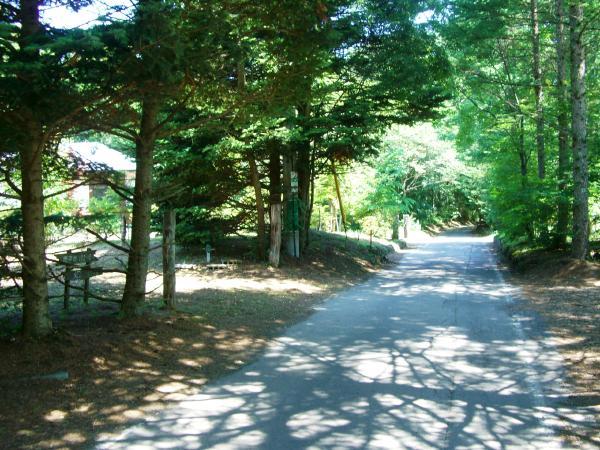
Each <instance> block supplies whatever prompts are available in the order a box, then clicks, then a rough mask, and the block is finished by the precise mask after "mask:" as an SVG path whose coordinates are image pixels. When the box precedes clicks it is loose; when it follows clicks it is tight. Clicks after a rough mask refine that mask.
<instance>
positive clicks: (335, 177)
mask: <svg viewBox="0 0 600 450" xmlns="http://www.w3.org/2000/svg"><path fill="white" fill-rule="evenodd" d="M331 173H332V174H333V181H334V182H335V192H336V194H337V199H338V203H339V205H340V214H341V216H342V225H343V227H344V233H346V232H347V229H346V214H345V212H344V205H343V203H342V191H341V189H340V180H339V177H338V174H337V170H336V169H335V163H334V162H333V160H331Z"/></svg>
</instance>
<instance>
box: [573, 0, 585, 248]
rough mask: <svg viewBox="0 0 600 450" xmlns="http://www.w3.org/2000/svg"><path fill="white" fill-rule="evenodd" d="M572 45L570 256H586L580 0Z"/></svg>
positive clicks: (582, 53) (576, 3)
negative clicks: (571, 242) (571, 225)
mask: <svg viewBox="0 0 600 450" xmlns="http://www.w3.org/2000/svg"><path fill="white" fill-rule="evenodd" d="M569 25H570V26H569V28H570V46H571V108H572V118H571V121H572V123H571V128H572V134H573V135H572V139H573V140H572V148H573V188H574V192H573V246H572V255H573V257H574V258H577V259H585V258H586V257H587V255H588V249H589V205H588V201H589V199H588V196H589V192H588V183H589V180H588V178H589V172H588V150H587V104H586V86H585V76H586V65H585V48H584V43H583V36H582V34H583V6H582V5H581V3H580V2H579V1H573V2H571V4H570V6H569Z"/></svg>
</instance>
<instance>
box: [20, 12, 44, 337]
mask: <svg viewBox="0 0 600 450" xmlns="http://www.w3.org/2000/svg"><path fill="white" fill-rule="evenodd" d="M39 6H40V3H39V1H38V0H21V2H20V4H19V14H20V17H19V19H20V22H21V29H20V32H19V33H20V34H19V43H20V49H19V58H20V59H21V60H22V61H23V62H24V67H25V69H24V71H23V73H22V74H21V75H22V77H23V79H24V80H31V81H33V79H32V78H34V77H35V74H32V73H31V72H29V71H28V70H27V66H28V65H29V64H35V62H36V61H37V60H39V57H40V54H39V50H38V49H37V48H35V46H30V45H29V44H31V41H32V40H33V39H34V38H35V36H36V35H37V33H39V31H40V28H41V26H40V17H39ZM20 115H21V117H23V118H24V123H23V128H22V129H20V130H18V131H17V133H18V134H19V135H20V136H19V154H20V159H21V161H20V164H21V166H20V169H21V215H22V219H23V334H24V335H25V336H26V337H43V336H46V335H48V334H49V333H51V331H52V321H51V319H50V314H49V304H48V280H47V274H46V235H45V225H44V191H43V178H42V174H43V163H42V155H43V151H44V144H45V142H44V133H43V128H42V124H41V123H40V122H39V120H38V119H37V118H36V115H35V112H33V111H31V110H30V109H29V108H28V107H27V106H26V105H23V107H22V111H21V114H20Z"/></svg>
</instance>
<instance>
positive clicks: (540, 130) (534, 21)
mask: <svg viewBox="0 0 600 450" xmlns="http://www.w3.org/2000/svg"><path fill="white" fill-rule="evenodd" d="M530 9H531V10H530V12H531V40H532V53H533V66H532V69H533V86H534V93H535V125H536V136H535V140H536V147H537V162H538V177H539V178H540V179H543V178H544V177H545V176H546V149H545V144H544V89H543V83H542V69H541V64H540V23H539V18H538V0H530Z"/></svg>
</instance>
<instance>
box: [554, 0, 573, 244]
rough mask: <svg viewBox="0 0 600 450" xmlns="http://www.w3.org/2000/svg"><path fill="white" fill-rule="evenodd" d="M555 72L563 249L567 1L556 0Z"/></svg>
mask: <svg viewBox="0 0 600 450" xmlns="http://www.w3.org/2000/svg"><path fill="white" fill-rule="evenodd" d="M556 19H557V20H556V22H557V25H556V69H557V86H556V88H557V92H556V95H557V103H558V212H557V222H556V234H555V243H556V245H557V246H558V247H563V246H564V245H565V244H566V241H567V233H568V227H569V212H570V211H569V210H570V205H569V199H568V196H567V178H568V174H569V162H570V158H569V144H568V139H569V117H568V105H567V98H568V92H567V48H566V38H565V25H564V23H565V19H566V14H565V5H564V0H556Z"/></svg>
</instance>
